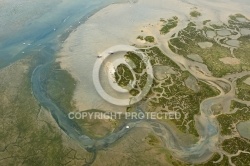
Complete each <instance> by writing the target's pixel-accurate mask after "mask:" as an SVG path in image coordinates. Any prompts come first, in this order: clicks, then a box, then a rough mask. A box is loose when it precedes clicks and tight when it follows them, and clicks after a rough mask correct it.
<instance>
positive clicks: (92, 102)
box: [58, 0, 250, 110]
mask: <svg viewBox="0 0 250 166" xmlns="http://www.w3.org/2000/svg"><path fill="white" fill-rule="evenodd" d="M246 3H247V2H246ZM170 4H171V5H170ZM193 4H195V5H193ZM195 6H196V7H198V8H199V9H200V10H201V12H202V16H201V17H200V18H198V19H195V20H194V21H199V19H200V20H206V19H211V20H213V21H215V22H216V21H217V22H219V21H220V20H226V19H227V18H228V15H230V14H232V13H240V12H241V13H242V14H245V15H246V16H249V15H250V14H249V13H247V12H248V10H244V9H242V10H241V11H239V8H237V6H240V4H238V3H235V2H233V1H229V2H228V3H226V4H225V3H222V2H210V1H209V2H207V1H203V0H199V1H192V0H188V1H175V0H155V1H151V0H139V1H138V2H136V3H124V4H112V5H110V6H108V7H106V8H104V9H102V10H101V11H99V12H98V13H96V14H95V15H93V16H92V17H91V18H89V19H88V21H87V22H86V23H84V24H82V25H81V26H79V27H78V28H77V29H76V31H74V32H72V33H71V34H70V36H69V37H68V39H67V40H66V41H65V43H64V45H63V49H62V50H61V52H60V53H59V55H58V61H60V62H62V63H61V65H62V67H63V68H64V69H67V70H68V71H70V73H71V74H72V75H73V76H74V77H75V78H76V79H77V80H78V84H77V89H76V93H75V97H74V100H75V101H76V105H77V107H78V109H79V110H85V109H90V108H93V107H95V108H100V107H102V108H104V109H105V108H106V109H111V108H113V106H110V105H109V103H106V102H105V101H104V100H103V99H102V98H100V97H99V95H98V94H97V93H96V90H95V88H94V86H93V83H92V68H93V65H94V62H95V60H96V56H97V55H98V54H100V53H101V52H102V51H103V50H105V49H107V48H109V47H111V46H114V45H117V44H128V45H131V44H134V43H136V44H139V43H140V42H139V41H138V40H137V39H136V38H137V36H138V35H152V33H154V34H155V33H157V34H156V35H160V33H159V28H160V27H161V26H160V25H159V24H157V23H159V20H160V18H166V19H167V18H170V17H172V16H178V18H179V20H181V22H179V25H178V27H179V28H178V29H181V28H183V27H185V26H186V24H185V22H186V21H187V20H188V19H189V18H190V16H189V13H190V11H191V8H193V7H195ZM235 6H236V7H235ZM222 9H223V10H222ZM215 11H216V12H215ZM222 11H223V12H222ZM149 24H150V25H149ZM141 30H143V32H141ZM155 37H156V38H157V36H155ZM166 40H168V35H166ZM141 44H143V43H141ZM209 45H210V44H209ZM204 47H207V44H205V46H204ZM97 103H98V104H97ZM104 105H105V106H104Z"/></svg>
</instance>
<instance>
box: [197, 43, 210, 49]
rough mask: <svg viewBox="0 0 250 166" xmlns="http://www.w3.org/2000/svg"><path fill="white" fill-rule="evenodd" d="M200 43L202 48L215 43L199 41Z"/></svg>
mask: <svg viewBox="0 0 250 166" xmlns="http://www.w3.org/2000/svg"><path fill="white" fill-rule="evenodd" d="M198 45H199V46H200V48H210V47H212V46H213V43H211V42H200V43H198Z"/></svg>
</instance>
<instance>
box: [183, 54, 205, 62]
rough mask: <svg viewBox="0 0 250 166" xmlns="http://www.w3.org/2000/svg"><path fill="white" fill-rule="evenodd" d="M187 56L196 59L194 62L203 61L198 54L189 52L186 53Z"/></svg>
mask: <svg viewBox="0 0 250 166" xmlns="http://www.w3.org/2000/svg"><path fill="white" fill-rule="evenodd" d="M187 57H188V58H190V59H192V60H194V61H196V62H201V63H203V59H202V58H201V57H200V55H198V54H189V55H187Z"/></svg>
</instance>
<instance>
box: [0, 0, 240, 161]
mask: <svg viewBox="0 0 250 166" xmlns="http://www.w3.org/2000/svg"><path fill="white" fill-rule="evenodd" d="M114 1H115V0H110V1H106V2H105V3H103V2H102V3H101V1H100V3H99V4H98V8H97V7H93V6H96V1H95V2H93V1H88V4H89V5H90V6H91V3H93V5H92V7H90V8H88V9H89V10H88V11H84V12H83V13H80V14H79V13H77V15H78V16H79V15H81V19H80V20H81V22H84V20H86V19H87V18H88V17H89V16H91V15H92V14H94V13H95V12H96V11H98V10H100V9H101V8H103V7H105V6H107V5H109V4H111V3H114ZM74 7H75V6H74ZM58 10H59V9H58ZM60 10H62V9H60ZM73 15H74V13H73ZM82 16H84V17H82ZM61 18H64V19H65V18H68V16H66V15H64V16H63V17H62V16H61ZM64 19H63V20H64ZM75 21H76V17H73V16H72V17H70V18H69V19H68V22H67V24H65V25H63V24H62V23H60V24H58V25H57V27H55V28H57V29H61V30H58V31H56V32H53V33H52V32H51V30H49V29H51V27H50V28H48V27H47V28H46V29H44V31H43V33H45V32H48V33H46V35H45V34H41V33H40V36H39V35H37V37H36V38H35V39H34V42H33V43H34V45H33V46H32V47H28V48H25V52H29V51H32V50H33V49H37V48H43V49H42V50H41V52H42V54H44V56H45V58H43V60H42V61H40V62H39V63H38V66H37V67H35V69H34V71H33V72H32V76H31V82H32V92H33V95H34V96H35V98H36V99H37V101H38V102H39V104H40V105H41V106H43V107H44V108H46V109H47V110H49V111H50V112H51V114H52V116H53V118H54V119H55V121H56V122H57V124H58V126H59V127H60V128H61V129H62V130H63V131H64V132H65V133H66V134H67V135H68V136H69V137H71V138H72V139H74V140H76V141H77V142H78V143H79V145H80V146H81V147H82V148H84V149H86V150H87V151H89V152H93V153H94V154H96V152H97V151H98V150H101V149H104V148H106V147H108V146H109V145H111V144H114V143H115V142H116V141H117V140H119V139H120V138H121V137H123V136H124V135H125V134H127V133H128V132H129V131H130V130H132V129H133V128H134V127H146V128H149V129H151V130H152V131H154V132H155V134H156V135H158V136H159V137H161V138H162V139H163V140H164V141H165V146H166V148H168V149H169V150H170V151H172V152H173V153H174V154H175V156H176V157H178V158H181V159H183V160H185V161H189V162H192V163H199V162H203V161H206V160H207V159H208V158H209V157H211V155H212V154H213V153H214V152H217V151H218V149H217V148H216V144H217V142H218V139H219V126H218V123H217V121H216V118H215V117H214V115H213V113H212V110H211V107H212V105H214V104H217V103H222V104H223V103H224V106H223V107H224V108H226V109H229V107H230V106H229V105H228V103H229V102H230V101H231V100H232V99H234V95H235V85H233V83H231V82H230V81H228V79H226V78H215V77H212V76H211V75H209V74H208V73H207V72H200V71H198V70H197V69H196V68H195V67H198V68H199V69H201V70H202V71H207V68H206V66H205V65H204V64H201V63H198V62H193V61H190V60H187V59H185V58H184V57H182V56H179V55H176V54H174V53H173V52H171V51H170V49H169V47H168V44H167V42H166V41H164V39H161V38H160V37H159V38H158V39H157V40H158V42H157V43H162V44H160V45H158V47H159V48H160V49H161V50H162V51H163V53H164V54H165V55H167V56H168V57H169V58H170V59H172V60H173V61H174V62H175V63H177V64H178V65H179V66H181V67H182V69H183V70H187V71H189V72H190V73H191V74H193V75H194V76H195V77H196V78H197V79H198V80H203V81H205V82H207V83H209V84H211V85H212V86H215V87H216V88H217V89H218V90H220V92H221V93H220V95H219V96H216V97H212V98H208V99H206V100H204V101H203V102H202V103H201V105H200V115H197V116H196V119H195V121H196V125H197V126H196V128H197V129H199V134H200V140H199V141H198V142H197V143H195V144H192V145H189V146H185V147H183V146H181V144H180V142H179V140H178V139H177V136H176V134H175V132H174V131H173V130H172V129H171V127H170V126H168V125H166V124H162V123H160V122H157V121H155V120H147V119H142V120H127V121H126V122H125V123H124V124H123V126H121V127H120V128H118V129H116V130H115V132H113V133H111V134H109V135H107V136H105V137H103V138H101V139H94V138H91V137H90V136H88V135H87V134H85V133H86V132H85V131H84V130H83V129H81V128H80V127H79V126H78V125H77V124H76V123H75V122H74V121H73V120H70V119H69V118H68V115H67V113H66V112H67V111H65V110H63V109H61V108H59V107H58V106H57V104H56V103H54V102H53V101H52V100H51V99H50V98H49V97H48V96H47V94H46V91H45V89H44V81H43V79H42V78H43V77H42V75H44V74H45V75H46V72H48V71H47V68H48V66H49V64H50V63H51V62H53V61H54V60H55V59H54V57H53V55H54V54H55V53H56V51H58V49H57V47H60V45H59V46H58V43H57V42H58V41H56V40H55V39H54V38H55V37H56V36H57V35H59V34H62V33H65V34H64V36H67V35H68V33H69V32H64V31H63V28H66V27H68V25H69V24H70V23H72V24H73V23H74V22H75ZM53 27H54V25H53ZM76 27H77V25H75V28H76ZM178 30H180V29H177V30H176V31H178ZM39 31H40V30H39ZM176 31H173V32H172V33H170V34H168V35H169V36H172V35H173V34H174V33H176ZM36 32H38V31H33V33H36ZM62 36H63V35H62ZM32 38H34V37H32ZM48 43H50V44H48ZM6 44H8V43H6ZM3 47H4V46H3ZM55 48H56V49H55ZM46 49H49V50H52V51H51V52H46ZM22 51H23V50H22ZM22 57H23V55H22V54H21V53H18V55H17V56H16V58H14V59H7V60H6V64H5V65H8V64H10V63H12V62H14V61H15V60H17V59H21V58H22ZM2 66H4V65H2ZM239 75H240V74H239ZM236 77H237V76H236ZM216 81H222V82H224V83H226V84H228V85H230V87H231V90H230V91H229V92H224V91H223V90H222V88H221V87H220V86H219V85H217V84H216ZM226 101H227V102H226ZM225 103H226V105H225ZM137 111H138V112H142V113H143V110H142V109H141V108H140V107H138V108H137ZM126 126H130V128H126ZM94 160H95V155H94V157H93V159H92V161H90V162H89V163H88V164H89V165H90V164H91V163H93V162H94Z"/></svg>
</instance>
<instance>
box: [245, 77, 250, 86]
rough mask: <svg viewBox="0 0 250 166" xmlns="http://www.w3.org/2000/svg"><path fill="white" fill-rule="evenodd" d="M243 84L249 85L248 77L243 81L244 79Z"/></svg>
mask: <svg viewBox="0 0 250 166" xmlns="http://www.w3.org/2000/svg"><path fill="white" fill-rule="evenodd" d="M244 83H245V84H247V85H250V77H248V78H247V79H246V80H245V81H244Z"/></svg>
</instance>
